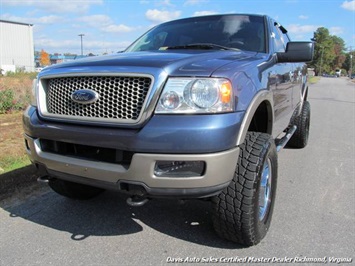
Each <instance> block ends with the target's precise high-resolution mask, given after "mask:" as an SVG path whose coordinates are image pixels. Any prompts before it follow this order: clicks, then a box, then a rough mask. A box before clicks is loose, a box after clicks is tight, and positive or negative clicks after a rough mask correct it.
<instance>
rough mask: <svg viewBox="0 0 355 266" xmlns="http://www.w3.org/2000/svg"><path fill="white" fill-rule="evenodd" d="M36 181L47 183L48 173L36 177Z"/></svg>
mask: <svg viewBox="0 0 355 266" xmlns="http://www.w3.org/2000/svg"><path fill="white" fill-rule="evenodd" d="M37 182H39V183H48V182H49V176H48V175H43V176H40V177H38V178H37Z"/></svg>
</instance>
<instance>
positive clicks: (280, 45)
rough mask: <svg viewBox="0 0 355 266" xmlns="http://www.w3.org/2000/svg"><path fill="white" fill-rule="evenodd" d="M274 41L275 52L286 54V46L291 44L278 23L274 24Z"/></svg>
mask: <svg viewBox="0 0 355 266" xmlns="http://www.w3.org/2000/svg"><path fill="white" fill-rule="evenodd" d="M272 35H273V39H274V46H275V52H285V49H286V44H287V43H288V42H289V38H288V36H287V34H284V33H282V31H281V30H280V28H279V24H278V23H277V22H274V23H273V33H272Z"/></svg>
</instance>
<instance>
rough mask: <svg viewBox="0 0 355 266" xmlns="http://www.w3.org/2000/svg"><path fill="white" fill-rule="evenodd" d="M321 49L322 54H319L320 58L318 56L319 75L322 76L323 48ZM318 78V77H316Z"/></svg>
mask: <svg viewBox="0 0 355 266" xmlns="http://www.w3.org/2000/svg"><path fill="white" fill-rule="evenodd" d="M321 47H322V53H321V56H320V66H319V74H320V75H321V76H322V65H323V53H324V46H321ZM318 76H319V75H318Z"/></svg>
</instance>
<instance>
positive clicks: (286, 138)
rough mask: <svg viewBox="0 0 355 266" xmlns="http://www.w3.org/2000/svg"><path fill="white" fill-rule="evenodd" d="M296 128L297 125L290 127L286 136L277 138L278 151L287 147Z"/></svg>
mask: <svg viewBox="0 0 355 266" xmlns="http://www.w3.org/2000/svg"><path fill="white" fill-rule="evenodd" d="M296 129H297V127H296V126H292V127H290V128H289V129H287V131H286V135H285V136H283V137H282V138H281V139H276V140H275V142H276V150H277V152H279V151H280V150H281V149H282V148H283V147H285V145H286V144H287V142H288V141H289V140H290V139H291V137H292V135H293V134H294V133H295V132H296Z"/></svg>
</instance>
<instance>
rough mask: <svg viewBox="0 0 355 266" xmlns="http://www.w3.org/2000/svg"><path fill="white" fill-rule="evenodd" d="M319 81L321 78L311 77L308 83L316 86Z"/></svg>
mask: <svg viewBox="0 0 355 266" xmlns="http://www.w3.org/2000/svg"><path fill="white" fill-rule="evenodd" d="M319 80H320V77H316V76H313V77H310V78H309V79H308V82H309V83H310V84H315V83H317V82H318V81H319Z"/></svg>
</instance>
